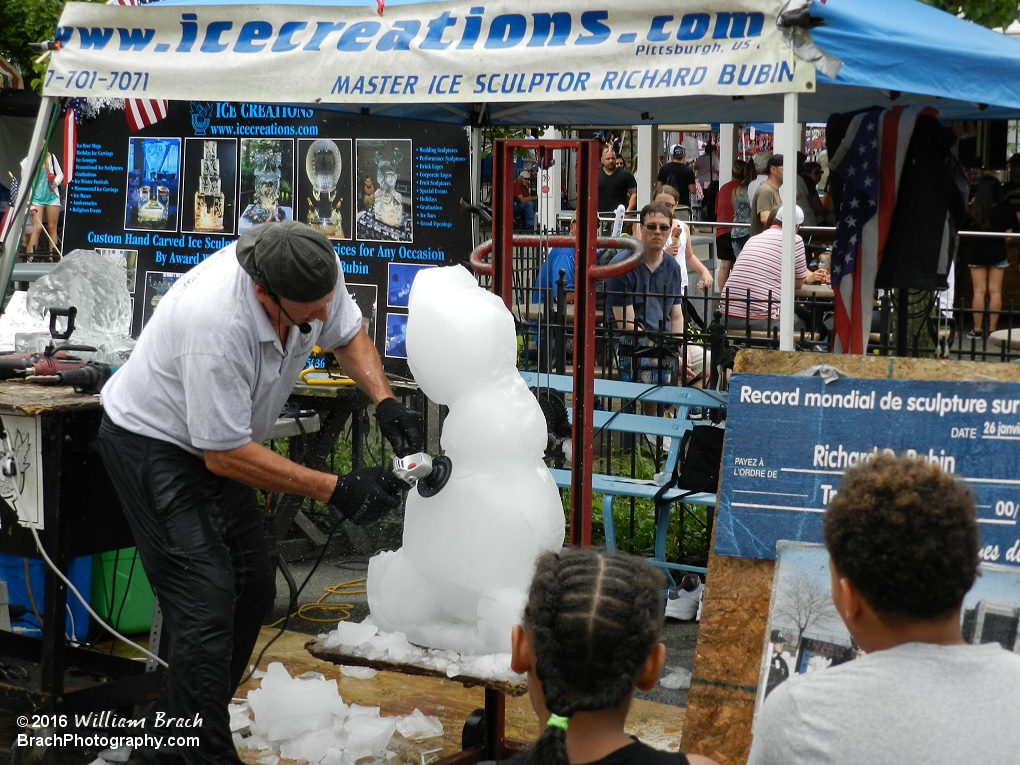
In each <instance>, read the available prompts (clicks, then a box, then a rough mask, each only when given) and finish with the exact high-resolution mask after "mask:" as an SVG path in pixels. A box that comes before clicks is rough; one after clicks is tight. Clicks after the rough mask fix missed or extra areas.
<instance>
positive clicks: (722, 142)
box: [719, 122, 737, 188]
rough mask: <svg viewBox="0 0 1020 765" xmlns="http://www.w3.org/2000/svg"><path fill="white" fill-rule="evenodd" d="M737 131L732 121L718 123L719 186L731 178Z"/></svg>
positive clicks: (735, 153)
mask: <svg viewBox="0 0 1020 765" xmlns="http://www.w3.org/2000/svg"><path fill="white" fill-rule="evenodd" d="M736 135H737V132H736V130H734V125H733V124H732V123H729V124H727V123H725V122H724V123H722V124H721V125H719V186H720V188H721V187H722V185H723V184H724V183H729V182H730V181H732V180H733V160H734V159H736V158H737V138H736Z"/></svg>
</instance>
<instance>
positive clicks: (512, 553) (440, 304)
mask: <svg viewBox="0 0 1020 765" xmlns="http://www.w3.org/2000/svg"><path fill="white" fill-rule="evenodd" d="M407 357H408V364H409V365H410V368H411V372H412V373H413V375H414V379H415V380H416V382H417V383H418V384H419V385H420V386H421V389H422V391H424V393H425V395H427V396H428V397H429V398H430V399H431V400H432V401H434V402H436V403H439V404H445V405H446V406H448V407H449V415H448V417H447V418H446V420H445V422H444V425H443V435H442V447H443V451H444V453H445V454H446V455H447V456H448V457H450V459H451V460H452V461H453V471H452V475H451V478H450V480H449V483H447V484H446V486H445V487H444V488H443V489H442V490H441V491H440V492H439V493H438V494H436V495H435V496H432V497H428V498H426V497H422V496H421V495H420V494H418V493H417V492H415V491H412V492H410V493H409V495H408V499H407V508H406V512H405V516H404V538H403V546H402V547H401V548H400V549H399V550H396V551H394V552H384V553H381V554H380V555H377V556H376V557H374V558H373V559H372V561H371V562H370V564H369V569H368V601H369V605H370V607H371V610H372V621H373V622H374V623H375V624H376V625H378V626H379V628H380V630H383V631H386V632H402V633H404V634H405V635H406V636H407V639H408V640H410V641H411V642H412V643H417V644H420V645H424V646H429V647H433V648H444V649H448V650H452V651H457V652H459V653H467V654H490V653H507V652H509V650H510V630H511V628H512V626H513V625H514V624H516V623H517V622H518V620H519V619H520V615H521V611H522V608H523V605H524V601H525V598H526V594H527V588H528V585H529V583H530V581H531V576H532V573H533V571H534V565H535V558H536V557H537V556H538V554H539V553H540V552H541V551H543V550H556V549H559V548H560V547H561V546H562V544H563V531H564V518H563V509H562V506H561V504H560V496H559V492H558V491H557V489H556V484H555V482H554V481H553V478H552V475H551V474H550V473H549V470H548V468H547V467H546V465H545V463H544V462H543V461H542V456H543V453H544V450H545V445H546V439H547V435H546V424H545V419H544V418H543V416H542V411H541V409H540V408H539V406H538V403H537V401H536V399H535V397H534V396H533V395H532V394H531V393H530V392H529V391H528V389H527V386H526V385H525V384H524V381H523V380H522V379H521V376H520V374H519V373H518V371H517V367H516V360H517V338H516V334H515V331H514V321H513V317H512V316H511V314H510V312H509V311H508V310H507V309H506V307H505V306H504V305H503V303H502V301H501V300H500V299H499V298H498V297H496V296H495V295H493V294H491V293H490V292H488V291H487V290H484V289H482V288H481V287H479V286H478V285H477V283H476V282H475V280H474V278H473V277H472V276H471V274H469V273H468V271H467V270H466V269H464V268H463V267H461V266H454V267H450V268H429V269H424V270H422V271H421V272H419V273H418V275H417V276H416V277H415V280H414V285H413V287H412V288H411V295H410V299H409V305H408V321H407Z"/></svg>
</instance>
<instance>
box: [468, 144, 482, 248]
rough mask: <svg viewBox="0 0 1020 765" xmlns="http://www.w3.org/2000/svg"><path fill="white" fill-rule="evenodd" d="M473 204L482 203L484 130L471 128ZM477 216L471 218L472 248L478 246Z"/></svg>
mask: <svg viewBox="0 0 1020 765" xmlns="http://www.w3.org/2000/svg"><path fill="white" fill-rule="evenodd" d="M470 154H471V204H473V205H475V206H478V205H479V204H481V201H482V129H481V128H480V127H478V126H477V125H472V126H471V152H470ZM478 223H479V218H478V216H477V215H472V216H471V246H472V247H474V246H475V245H477V244H478V242H479V239H478Z"/></svg>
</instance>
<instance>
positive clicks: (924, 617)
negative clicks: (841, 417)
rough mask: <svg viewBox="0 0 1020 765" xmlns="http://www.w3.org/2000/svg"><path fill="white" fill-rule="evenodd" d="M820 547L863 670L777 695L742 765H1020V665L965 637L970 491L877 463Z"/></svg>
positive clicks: (852, 484)
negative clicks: (963, 610)
mask: <svg viewBox="0 0 1020 765" xmlns="http://www.w3.org/2000/svg"><path fill="white" fill-rule="evenodd" d="M824 533H825V545H826V547H827V548H828V550H829V555H830V564H829V565H830V573H831V575H832V599H833V602H834V604H835V606H836V610H837V611H838V612H839V614H840V616H841V617H842V618H843V621H844V622H845V623H846V626H847V629H848V630H849V631H850V634H851V635H852V636H853V637H854V639H855V640H856V641H857V643H858V644H859V645H860V646H861V647H862V648H863V649H864V650H865V651H867V656H865V657H863V658H861V659H857V660H856V661H851V662H847V663H845V664H841V665H839V666H837V667H832V668H830V669H826V670H825V671H824V672H817V673H813V674H809V675H798V676H796V677H794V678H791V679H790V680H789V681H787V682H785V683H782V684H781V685H779V686H778V687H777V688H776V689H775V691H774V692H773V693H772V694H770V695H769V697H768V699H767V700H766V701H765V703H764V705H763V706H762V709H761V712H760V713H759V716H758V718H757V720H756V721H755V728H754V742H753V744H752V746H751V755H750V758H749V760H748V765H779V764H780V763H782V765H798V764H799V763H811V764H812V765H826V764H827V763H840V765H882V764H883V763H888V764H889V765H894V764H895V765H911V764H913V763H917V764H918V765H928V764H929V763H936V762H938V763H981V765H1007V763H1010V765H1013V764H1014V763H1016V762H1020V725H1018V723H1020V656H1018V655H1017V654H1015V653H1012V652H1009V651H1005V650H1003V649H1002V648H1001V647H1000V646H999V645H998V644H995V643H992V644H988V645H976V646H975V645H968V644H966V643H964V641H963V637H962V636H961V632H960V609H961V607H962V605H963V598H964V596H965V595H966V594H967V591H968V590H970V588H971V586H972V585H973V583H974V579H975V576H976V575H977V566H978V548H979V537H978V531H977V522H976V520H975V513H974V499H973V495H972V493H971V492H970V490H969V488H968V487H967V485H966V484H965V483H964V482H963V481H962V480H960V479H957V478H955V477H953V476H952V475H949V474H945V473H942V472H941V471H940V470H939V468H938V467H937V466H931V465H927V464H925V463H924V462H923V461H921V460H914V459H908V458H906V457H891V456H878V457H876V458H875V459H874V460H873V461H871V462H868V463H865V464H862V465H859V466H857V467H855V468H851V469H849V470H848V471H847V472H846V474H845V476H844V478H843V481H842V483H841V484H840V488H839V494H838V495H837V496H836V497H835V499H833V501H832V503H831V504H830V506H829V509H828V511H827V512H826V515H825V525H824Z"/></svg>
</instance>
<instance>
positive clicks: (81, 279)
mask: <svg viewBox="0 0 1020 765" xmlns="http://www.w3.org/2000/svg"><path fill="white" fill-rule="evenodd" d="M27 306H28V312H29V313H30V314H31V315H32V316H35V317H36V318H37V319H47V318H48V317H47V316H46V314H47V312H48V311H49V309H50V307H51V306H54V307H57V308H68V307H70V306H74V307H75V308H77V309H78V315H77V316H76V317H75V326H76V327H77V328H78V330H80V331H81V332H83V333H90V334H111V335H126V334H127V333H128V332H129V331H130V329H131V296H130V295H129V294H128V290H127V284H126V283H125V281H124V271H123V269H120V268H117V266H115V265H114V264H113V263H111V262H110V261H109V260H107V259H106V258H104V257H103V256H102V255H100V254H99V253H97V252H95V251H93V250H75V251H74V252H72V253H70V254H69V255H67V256H66V257H64V259H63V260H61V261H60V262H59V263H58V264H57V266H56V268H54V269H53V270H52V271H50V272H49V273H48V274H46V275H45V276H43V277H42V278H41V279H38V280H37V281H36V282H35V283H34V284H33V285H32V287H31V289H29V291H28V298H27ZM77 337H78V335H77V333H76V334H75V335H74V338H75V340H74V342H77Z"/></svg>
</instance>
